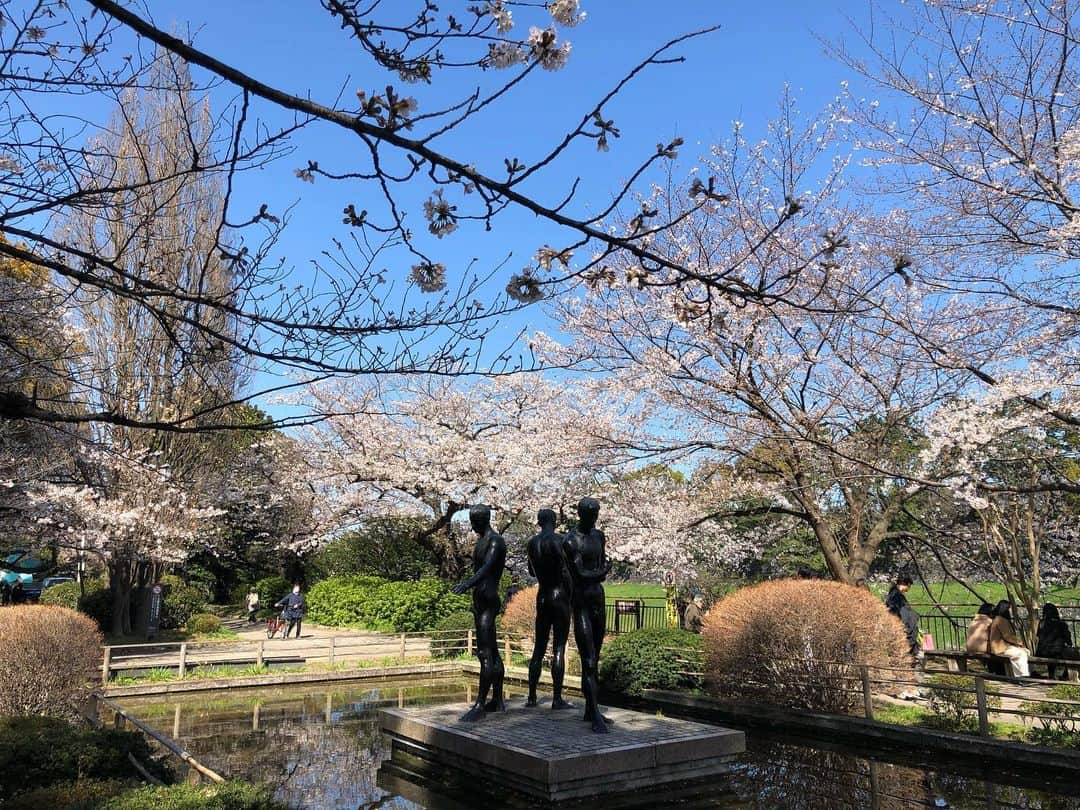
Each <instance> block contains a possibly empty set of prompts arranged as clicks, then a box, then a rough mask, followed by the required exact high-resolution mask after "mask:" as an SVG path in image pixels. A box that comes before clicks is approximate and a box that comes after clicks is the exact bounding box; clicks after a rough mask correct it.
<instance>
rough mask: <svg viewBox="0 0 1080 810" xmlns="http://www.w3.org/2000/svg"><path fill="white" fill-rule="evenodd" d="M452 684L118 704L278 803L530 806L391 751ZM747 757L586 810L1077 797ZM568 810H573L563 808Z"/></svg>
mask: <svg viewBox="0 0 1080 810" xmlns="http://www.w3.org/2000/svg"><path fill="white" fill-rule="evenodd" d="M468 690H469V684H466V683H463V682H461V681H458V680H436V681H415V680H414V681H405V682H401V681H399V682H392V683H390V682H386V683H366V684H352V685H335V686H334V687H333V688H330V687H327V686H325V685H323V686H309V687H290V688H288V689H262V690H250V691H247V692H232V693H229V694H228V695H227V696H222V695H220V694H219V695H189V696H176V697H170V698H168V699H167V700H168V702H163V701H162V699H161V698H155V699H127V700H124V701H123V704H124V706H125V708H128V709H129V710H130V711H131V712H132V713H133V714H134V715H135V716H136V717H139V718H140V719H143V720H145V721H147V722H149V723H150V724H151V725H153V726H155V727H156V728H157V729H158V730H160V731H162V732H164V733H166V734H170V735H171V736H173V737H174V738H176V739H178V740H179V741H181V742H182V743H183V744H184V745H185V746H186V747H187V748H188V750H189V751H191V753H192V754H194V755H195V756H196V757H197V758H198V759H200V760H201V761H203V762H205V763H206V764H208V765H210V767H212V768H214V769H215V770H218V771H219V772H221V773H223V774H225V775H228V776H235V777H239V778H244V779H248V780H251V781H255V782H260V783H264V784H271V785H274V786H275V788H276V795H277V797H278V798H279V799H281V800H283V801H285V802H288V803H289V804H291V805H293V806H296V807H311V808H333V809H335V810H336V809H337V808H349V810H354V809H356V808H363V810H374V808H400V809H402V810H404V808H427V810H444V809H445V810H457V809H458V808H475V807H479V806H487V807H492V808H495V807H500V808H501V807H507V808H526V807H535V806H536V803H535V801H533V800H531V799H528V798H523V797H516V796H514V795H513V794H509V793H507V792H506V791H505V790H502V789H500V788H499V787H498V786H496V785H484V784H482V783H480V782H479V781H478V780H476V779H475V778H472V777H467V776H463V775H462V774H461V773H460V772H458V771H455V770H452V769H445V768H440V767H439V766H437V765H434V764H432V763H429V762H425V761H423V760H420V759H417V758H416V757H411V756H409V755H406V754H402V753H401V752H395V753H394V755H393V757H392V758H391V756H390V755H391V751H390V746H389V744H388V742H387V740H386V739H385V738H384V737H383V736H382V735H381V734H380V733H379V730H378V718H377V709H378V708H380V707H383V706H405V705H414V704H423V703H444V702H458V701H465V702H467V701H468V700H469V699H470V698H471V695H469V694H468ZM749 749H750V750H749V751H748V752H747V754H746V755H745V756H744V757H742V758H740V760H739V761H738V764H737V766H736V768H735V770H734V772H733V773H732V774H731V775H730V776H729V777H726V778H723V779H720V780H715V779H714V780H711V781H709V782H708V783H705V784H700V783H699V784H684V785H680V786H677V787H670V786H668V787H665V788H663V789H662V790H660V791H658V792H656V793H653V794H650V793H647V792H642V791H635V792H634V793H632V794H630V795H628V796H623V797H618V798H605V799H604V800H603V801H602V802H596V801H592V802H587V803H580V804H579V806H583V805H584V804H588V805H589V806H591V807H602V808H605V810H606V808H612V810H615V809H617V808H632V807H679V808H686V810H696V808H761V810H765V808H768V810H816V809H817V808H871V809H872V810H899V809H900V808H917V807H951V808H965V810H975V808H979V810H1008V809H1010V808H1027V809H1028V810H1080V799H1077V798H1074V796H1075V795H1076V793H1077V791H1076V788H1075V786H1068V785H1057V786H1054V785H1049V784H1047V783H1046V782H1044V781H1042V780H1040V779H1039V778H1038V777H1037V776H1034V775H1030V774H1029V775H1026V776H1025V775H1024V774H1015V775H1009V774H1003V773H1001V772H1000V770H999V769H995V770H994V771H993V772H990V773H987V772H984V771H983V770H981V769H979V768H978V767H973V766H971V765H967V766H956V765H950V767H949V768H948V769H943V768H942V767H941V766H940V763H938V762H934V761H932V760H931V761H924V760H921V759H920V758H919V755H918V752H889V753H887V754H873V755H871V754H868V752H864V751H860V752H859V755H858V756H856V755H855V754H854V753H852V751H851V750H848V749H845V748H844V747H843V746H840V745H837V744H835V743H833V744H826V743H822V742H821V741H813V742H797V741H793V740H791V739H788V738H770V737H768V736H767V735H761V734H758V733H756V732H754V733H751V734H750V735H749ZM567 806H573V804H570V805H567Z"/></svg>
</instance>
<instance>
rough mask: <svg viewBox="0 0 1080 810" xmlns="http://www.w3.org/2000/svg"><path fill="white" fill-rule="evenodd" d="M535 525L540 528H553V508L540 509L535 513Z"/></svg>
mask: <svg viewBox="0 0 1080 810" xmlns="http://www.w3.org/2000/svg"><path fill="white" fill-rule="evenodd" d="M536 525H537V526H539V527H540V528H541V529H554V528H555V510H554V509H541V510H540V511H539V512H537V513H536Z"/></svg>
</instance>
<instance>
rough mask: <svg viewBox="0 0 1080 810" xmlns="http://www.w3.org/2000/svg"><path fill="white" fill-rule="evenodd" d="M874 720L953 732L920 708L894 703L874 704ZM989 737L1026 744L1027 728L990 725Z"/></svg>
mask: <svg viewBox="0 0 1080 810" xmlns="http://www.w3.org/2000/svg"><path fill="white" fill-rule="evenodd" d="M874 719H875V720H877V721H878V722H881V723H890V724H891V725H894V726H915V727H919V728H930V729H935V730H945V731H955V730H956V729H955V728H950V727H948V725H947V724H943V723H942V718H941V717H939V716H937V715H936V714H934V713H933V712H932V711H930V710H929V709H924V708H923V707H922V706H898V705H897V704H895V703H875V704H874ZM990 736H991V737H996V738H998V739H1001V740H1013V741H1014V742H1027V741H1028V739H1027V736H1028V728H1027V727H1026V726H1023V725H1021V724H1019V723H997V722H992V723H990Z"/></svg>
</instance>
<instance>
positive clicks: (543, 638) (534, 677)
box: [525, 599, 558, 706]
mask: <svg viewBox="0 0 1080 810" xmlns="http://www.w3.org/2000/svg"><path fill="white" fill-rule="evenodd" d="M546 607H547V604H546V603H545V602H541V600H540V599H537V600H536V625H535V627H536V630H535V636H534V638H535V640H534V642H533V654H532V658H531V659H529V699H528V700H527V701H525V705H526V706H535V705H536V685H537V684H538V683H539V682H540V673H541V671H543V668H544V653H545V652H546V651H547V645H548V636H550V635H551V617H550V616H549V615H548V611H547V609H546ZM555 638H556V642H557V641H558V634H556V636H555Z"/></svg>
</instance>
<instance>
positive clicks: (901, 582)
mask: <svg viewBox="0 0 1080 810" xmlns="http://www.w3.org/2000/svg"><path fill="white" fill-rule="evenodd" d="M909 590H911V577H909V576H900V577H897V579H896V583H895V584H894V585H893V586H892V587H891V588H889V592H888V594H886V595H885V607H886V608H888V609H889V613H891V614H892V615H893V616H895V617H896V618H898V619H899V620H900V621H901V622H902V623H903V625H904V633H905V634H906V635H907V640H908V645H909V648H910V651H911V657H912V658H914V659H915V660H916V661H919V660H921V659H922V656H923V650H922V643H921V640H920V638H919V614H918V613H916V612H915V609H914V608H913V607H911V605H909V604H908V600H907V596H905V594H906V593H907V592H908V591H909Z"/></svg>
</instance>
